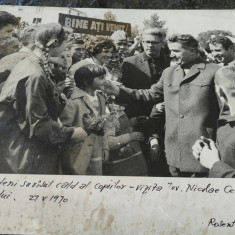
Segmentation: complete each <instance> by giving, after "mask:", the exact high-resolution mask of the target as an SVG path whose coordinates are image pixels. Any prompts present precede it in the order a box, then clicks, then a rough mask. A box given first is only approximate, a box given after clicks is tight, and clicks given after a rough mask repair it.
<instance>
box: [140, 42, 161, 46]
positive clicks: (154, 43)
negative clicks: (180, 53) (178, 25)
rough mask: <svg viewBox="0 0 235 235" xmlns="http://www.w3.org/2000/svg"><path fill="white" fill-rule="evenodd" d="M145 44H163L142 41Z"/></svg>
mask: <svg viewBox="0 0 235 235" xmlns="http://www.w3.org/2000/svg"><path fill="white" fill-rule="evenodd" d="M142 42H143V43H144V44H152V45H158V44H160V43H161V42H156V41H142Z"/></svg>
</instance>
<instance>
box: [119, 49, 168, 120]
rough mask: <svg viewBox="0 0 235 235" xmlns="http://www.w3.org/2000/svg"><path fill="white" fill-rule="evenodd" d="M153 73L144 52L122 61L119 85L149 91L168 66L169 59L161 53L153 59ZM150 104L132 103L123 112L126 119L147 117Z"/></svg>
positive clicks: (150, 107)
mask: <svg viewBox="0 0 235 235" xmlns="http://www.w3.org/2000/svg"><path fill="white" fill-rule="evenodd" d="M155 65H156V66H155V70H156V71H155V73H153V72H151V71H152V69H151V67H150V65H149V57H148V56H147V55H146V53H145V52H142V53H141V54H138V55H135V56H131V57H128V58H126V59H125V60H124V61H123V64H122V68H121V72H122V77H121V83H122V84H123V85H124V86H125V87H129V88H132V89H149V88H150V87H151V86H152V85H153V84H154V83H157V82H158V81H159V79H160V77H161V75H162V72H163V70H164V69H165V68H167V67H168V66H169V65H170V62H169V59H167V58H166V56H165V55H163V54H162V53H161V55H160V57H159V58H157V59H155ZM151 109H152V104H146V103H144V102H142V101H138V102H136V101H133V102H132V104H129V105H128V106H127V107H126V109H125V111H126V113H127V115H128V117H130V118H131V117H137V116H148V115H149V114H150V112H151Z"/></svg>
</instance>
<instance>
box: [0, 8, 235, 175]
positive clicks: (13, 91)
mask: <svg viewBox="0 0 235 235" xmlns="http://www.w3.org/2000/svg"><path fill="white" fill-rule="evenodd" d="M18 25H19V21H18V19H17V18H16V17H15V16H13V15H12V14H10V13H8V12H0V47H1V48H0V57H1V60H0V92H1V93H0V133H1V140H0V173H26V174H74V175H85V174H86V175H123V176H160V177H161V176H167V177H170V176H173V177H208V176H209V177H233V176H234V168H235V155H234V151H233V149H234V146H235V136H234V135H233V126H234V124H235V119H234V116H233V115H234V110H235V107H234V106H235V102H234V94H235V93H234V89H235V85H234V84H235V67H234V66H235V52H234V45H233V43H232V41H231V40H230V39H229V38H227V37H225V36H222V35H219V36H215V37H211V39H210V40H209V41H208V48H209V50H208V49H207V50H205V49H202V48H200V46H199V44H198V42H197V40H196V39H195V38H194V37H193V36H191V35H189V34H174V35H171V36H169V35H166V32H165V31H164V30H161V29H158V28H152V29H145V30H144V31H143V32H142V35H139V36H137V37H136V38H134V39H131V38H129V37H128V36H127V34H126V32H124V31H122V30H117V31H116V32H114V33H113V34H112V35H111V37H104V36H94V35H81V34H76V33H73V32H72V30H71V29H69V28H65V27H63V26H61V25H60V24H57V23H51V24H41V25H31V26H28V27H26V28H24V29H21V30H19V28H18ZM208 169H209V170H208Z"/></svg>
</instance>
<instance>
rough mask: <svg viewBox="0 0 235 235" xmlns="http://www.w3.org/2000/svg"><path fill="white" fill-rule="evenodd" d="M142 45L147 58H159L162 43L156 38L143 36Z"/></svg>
mask: <svg viewBox="0 0 235 235" xmlns="http://www.w3.org/2000/svg"><path fill="white" fill-rule="evenodd" d="M142 45H143V48H144V51H145V53H146V55H147V56H149V57H151V58H155V57H159V56H160V52H161V48H162V42H161V40H160V38H159V37H158V36H154V35H143V38H142Z"/></svg>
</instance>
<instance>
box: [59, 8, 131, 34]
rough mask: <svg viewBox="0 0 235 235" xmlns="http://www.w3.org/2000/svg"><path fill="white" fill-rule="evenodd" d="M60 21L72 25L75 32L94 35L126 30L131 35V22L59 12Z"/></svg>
mask: <svg viewBox="0 0 235 235" xmlns="http://www.w3.org/2000/svg"><path fill="white" fill-rule="evenodd" d="M59 23H60V24H61V25H63V26H66V27H71V28H72V29H73V30H74V33H85V34H94V35H108V36H110V35H112V33H113V32H115V31H116V30H124V31H125V32H126V33H127V35H128V36H129V37H130V36H131V24H129V23H123V22H116V21H108V20H100V19H95V18H88V17H81V16H74V15H67V14H62V13H59Z"/></svg>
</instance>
